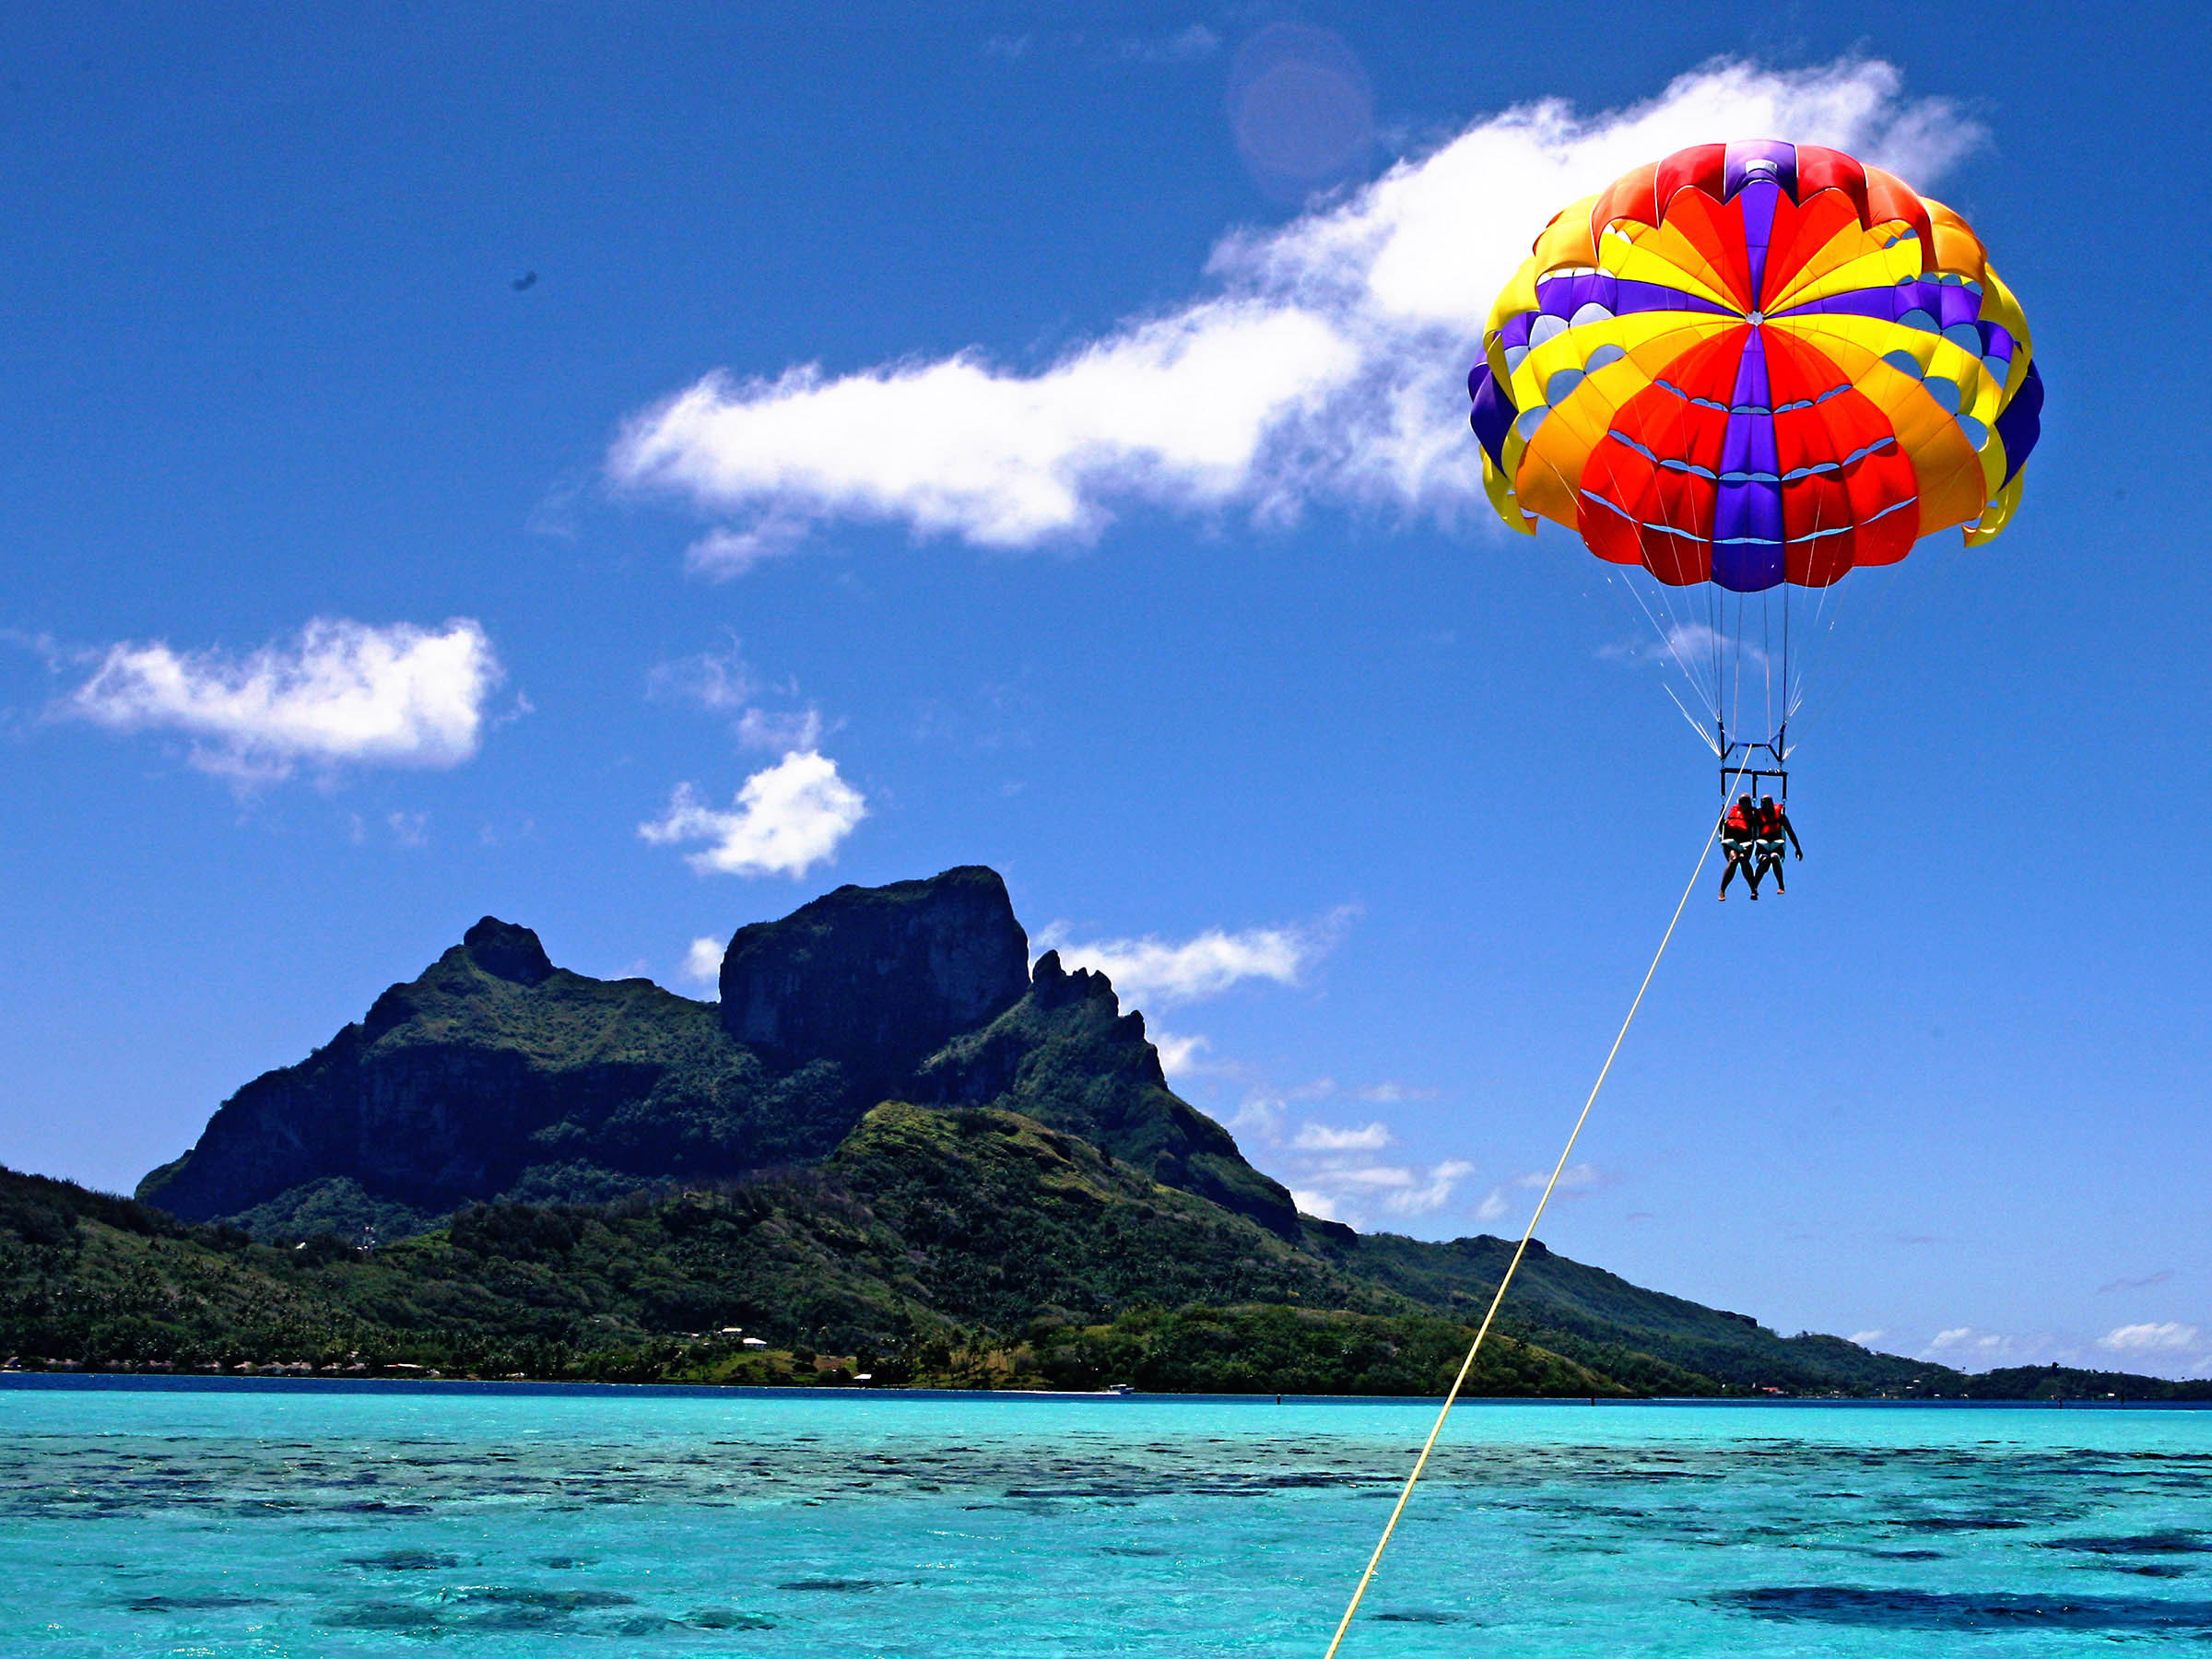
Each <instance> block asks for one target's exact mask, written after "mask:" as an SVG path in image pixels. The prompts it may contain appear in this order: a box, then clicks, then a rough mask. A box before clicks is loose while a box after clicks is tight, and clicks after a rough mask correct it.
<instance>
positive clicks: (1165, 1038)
mask: <svg viewBox="0 0 2212 1659" xmlns="http://www.w3.org/2000/svg"><path fill="white" fill-rule="evenodd" d="M1151 1038H1152V1046H1153V1047H1154V1048H1156V1049H1158V1050H1159V1069H1160V1070H1161V1071H1163V1072H1165V1073H1167V1074H1168V1076H1169V1077H1186V1076H1188V1075H1190V1074H1191V1073H1194V1072H1198V1071H1203V1070H1204V1069H1205V1068H1206V1063H1205V1062H1204V1061H1203V1060H1202V1059H1200V1058H1199V1056H1200V1055H1202V1054H1204V1053H1206V1051H1207V1050H1208V1049H1210V1048H1212V1047H1213V1046H1214V1045H1213V1043H1212V1042H1211V1041H1208V1040H1207V1039H1206V1038H1204V1037H1197V1036H1192V1037H1183V1036H1179V1035H1177V1034H1176V1033H1175V1032H1173V1031H1154V1032H1152V1033H1151Z"/></svg>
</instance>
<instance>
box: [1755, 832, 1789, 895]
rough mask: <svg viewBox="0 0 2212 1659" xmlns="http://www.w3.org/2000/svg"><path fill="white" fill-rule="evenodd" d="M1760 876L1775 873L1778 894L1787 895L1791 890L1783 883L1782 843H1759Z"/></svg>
mask: <svg viewBox="0 0 2212 1659" xmlns="http://www.w3.org/2000/svg"><path fill="white" fill-rule="evenodd" d="M1770 871H1771V872H1772V873H1773V877H1774V890H1775V891H1776V892H1778V893H1786V892H1788V891H1789V890H1790V889H1789V888H1786V887H1784V886H1783V882H1782V843H1781V842H1780V841H1761V842H1759V874H1761V875H1762V876H1763V875H1765V874H1767V873H1768V872H1770Z"/></svg>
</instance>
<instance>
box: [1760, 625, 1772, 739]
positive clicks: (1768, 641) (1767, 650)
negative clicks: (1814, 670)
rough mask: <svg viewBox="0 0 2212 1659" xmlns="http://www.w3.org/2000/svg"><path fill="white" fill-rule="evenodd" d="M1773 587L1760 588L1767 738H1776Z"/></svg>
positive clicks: (1761, 662) (1761, 658)
mask: <svg viewBox="0 0 2212 1659" xmlns="http://www.w3.org/2000/svg"><path fill="white" fill-rule="evenodd" d="M1773 591H1774V590H1773V589H1772V588H1765V589H1762V590H1760V593H1759V678H1760V681H1761V683H1762V686H1763V688H1764V691H1765V696H1766V703H1767V740H1768V741H1769V742H1770V743H1771V742H1772V741H1773V739H1774V647H1773V612H1772V610H1771V607H1770V606H1769V604H1768V596H1769V595H1770V594H1772V593H1773Z"/></svg>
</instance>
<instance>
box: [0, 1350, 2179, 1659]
mask: <svg viewBox="0 0 2212 1659" xmlns="http://www.w3.org/2000/svg"><path fill="white" fill-rule="evenodd" d="M1433 1411H1434V1406H1433V1405H1432V1404H1430V1405H1423V1404H1420V1403H1418V1402H1408V1403H1400V1402H1300V1401H1292V1402H1288V1403H1286V1404H1283V1405H1280V1406H1277V1405H1276V1404H1274V1403H1273V1402H1272V1401H1271V1400H1268V1399H1265V1398H1263V1399H1258V1400H1234V1401H1230V1400H1165V1399H1152V1398H1143V1397H1134V1398H1122V1399H1070V1398H1049V1397H1046V1398H1019V1397H1011V1398H1010V1397H1006V1396H959V1397H945V1396H911V1395H900V1394H815V1395H776V1394H752V1393H747V1392H738V1391H724V1392H720V1393H711V1394H689V1393H683V1394H679V1393H672V1392H665V1391H657V1390H643V1389H619V1390H617V1389H608V1390H596V1389H594V1390H575V1391H561V1392H535V1391H525V1390H523V1389H520V1388H514V1389H502V1388H498V1387H492V1388H485V1389H477V1390H473V1391H472V1390H467V1389H465V1388H458V1387H444V1388H440V1387H435V1386H431V1387H420V1388H418V1387H400V1386H376V1385H369V1386H357V1387H353V1388H350V1389H349V1388H347V1387H346V1386H344V1385H322V1384H315V1383H306V1384H301V1383H275V1382H273V1383H269V1384H265V1385H259V1386H232V1387H188V1386H182V1385H171V1386H165V1387H160V1388H148V1387H120V1386H118V1387H100V1386H94V1385H88V1384H87V1383H85V1382H78V1383H77V1384H76V1385H74V1386H60V1387H57V1386H50V1385H38V1384H31V1383H28V1382H11V1385H6V1386H0V1653H4V1654H6V1655H11V1656H12V1655H16V1654H27V1655H28V1654H42V1655H55V1656H60V1655H79V1654H85V1655H89V1654H99V1655H103V1656H105V1655H118V1654H149V1655H150V1654H165V1655H166V1654H175V1655H186V1654H189V1655H197V1656H217V1655H219V1656H222V1659H229V1656H231V1655H241V1656H242V1655H257V1656H258V1655H267V1656H277V1655H316V1656H318V1659H322V1656H328V1659H352V1656H354V1655H364V1656H365V1655H371V1654H379V1655H381V1654H420V1653H425V1652H426V1651H431V1650H435V1651H437V1652H441V1653H453V1654H457V1655H472V1656H474V1655H482V1656H484V1659H493V1656H505V1655H533V1656H535V1655H561V1654H569V1653H590V1654H607V1655H629V1654H636V1655H641V1656H657V1655H662V1654H668V1655H694V1654H696V1655H707V1654H722V1653H732V1654H735V1653H743V1654H763V1655H796V1654H808V1655H851V1656H855V1659H863V1656H866V1655H885V1656H887V1659H889V1656H897V1659H908V1656H912V1659H964V1656H967V1655H980V1654H989V1655H993V1656H994V1659H1029V1656H1030V1655H1036V1656H1039V1659H1042V1656H1044V1655H1052V1656H1054V1659H1060V1656H1064V1655H1092V1654H1138V1653H1142V1654H1159V1655H1186V1654H1284V1655H1313V1656H1314V1659H1318V1655H1319V1654H1320V1653H1321V1651H1322V1649H1323V1648H1324V1646H1325V1644H1326V1641H1327V1637H1328V1633H1329V1631H1330V1630H1331V1628H1332V1627H1333V1625H1334V1623H1335V1617H1336V1614H1337V1613H1338V1612H1339V1610H1340V1609H1341V1606H1342V1603H1343V1598H1344V1596H1345V1595H1346V1594H1347V1592H1348V1591H1349V1589H1350V1587H1351V1584H1352V1583H1353V1581H1354V1580H1355V1578H1356V1577H1357V1575H1358V1571H1359V1566H1360V1564H1361V1562H1362V1561H1363V1560H1364V1559H1365V1554H1366V1551H1367V1550H1368V1549H1369V1547H1371V1545H1372V1543H1373V1540H1374V1536H1375V1534H1376V1532H1377V1530H1378V1528H1379V1527H1380V1525H1381V1524H1382V1518H1383V1516H1384V1514H1385V1512H1387V1509H1388V1506H1389V1503H1390V1500H1391V1498H1392V1496H1393V1494H1394V1489H1395V1486H1396V1483H1397V1482H1398V1480H1399V1479H1401V1478H1402V1477H1403V1475H1404V1472H1405V1469H1406V1466H1407V1464H1408V1462H1409V1460H1410V1457H1411V1454H1412V1453H1413V1450H1414V1449H1415V1447H1417V1446H1418V1443H1419V1441H1420V1438H1421V1436H1422V1434H1423V1433H1424V1432H1425V1431H1426V1430H1427V1426H1428V1423H1429V1420H1430V1416H1431V1415H1432V1413H1433ZM2208 1481H2212V1412H2190V1411H2151V1410H2144V1411H2136V1410H2128V1411H2119V1410H2074V1409H2069V1410H2065V1411H2058V1410H2052V1409H2048V1408H2042V1409H2003V1408H1959V1409H1948V1408H1940V1407H1938V1408H1927V1407H1866V1406H1665V1405H1657V1406H1650V1405H1642V1406H1640V1405H1612V1404H1607V1405H1603V1406H1594V1407H1593V1406H1586V1405H1573V1406H1570V1405H1551V1404H1545V1405H1488V1404H1477V1405H1472V1406H1465V1407H1463V1408H1462V1410H1461V1411H1460V1412H1459V1413H1457V1414H1455V1415H1454V1417H1453V1423H1452V1426H1451V1428H1450V1429H1449V1430H1447V1441H1446V1443H1445V1445H1444V1447H1443V1449H1442V1450H1441V1451H1440V1453H1439V1455H1438V1457H1437V1460H1436V1462H1435V1463H1434V1464H1433V1465H1432V1472H1431V1474H1430V1477H1428V1478H1427V1479H1425V1480H1424V1481H1423V1483H1422V1486H1421V1488H1420V1490H1419V1491H1418V1494H1417V1495H1416V1497H1415V1500H1414V1503H1413V1507H1412V1509H1411V1510H1410V1511H1409V1512H1408V1513H1407V1518H1406V1524H1404V1525H1403V1526H1402V1527H1401V1528H1400V1531H1399V1534H1398V1540H1397V1542H1396V1544H1395V1545H1394V1547H1393V1549H1392V1552H1391V1555H1390V1557H1389V1559H1388V1560H1387V1562H1386V1564H1385V1566H1384V1568H1383V1571H1382V1575H1381V1577H1380V1578H1379V1580H1378V1581H1377V1583H1376V1586H1375V1589H1374V1590H1373V1591H1372V1592H1371V1594H1370V1596H1369V1598H1368V1602H1367V1606H1366V1610H1365V1612H1364V1614H1363V1616H1362V1618H1361V1619H1360V1621H1359V1624H1358V1625H1357V1626H1356V1627H1355V1629H1354V1630H1353V1632H1352V1635H1351V1637H1350V1638H1349V1639H1348V1640H1347V1643H1346V1647H1345V1654H1346V1659H1386V1656H1387V1659H1415V1656H1417V1655H1418V1656H1423V1659H1427V1656H1430V1655H1476V1654H1481V1655H1493V1654H1500V1655H1502V1654H1512V1655H1515V1656H1522V1659H1546V1656H1551V1655H1567V1654H1575V1655H1598V1654H1604V1655H1617V1654H1653V1655H1658V1654H1681V1655H1690V1654H1696V1655H1729V1656H1730V1659H1766V1656H1779V1655H1785V1654H1787V1655H1812V1654H1819V1655H1843V1656H1848V1655H1854V1654H1861V1653H1865V1654H1874V1653H1879V1654H1882V1655H1885V1656H1887V1659H1910V1656H1914V1655H1923V1654H1926V1655H1935V1654H1943V1655H1956V1654H1961V1653H1966V1654H1974V1655H1988V1656H1990V1659H1998V1656H2001V1655H2014V1654H2075V1653H2088V1652H2090V1651H2092V1650H2094V1651H2098V1652H2103V1651H2105V1650H2107V1649H2109V1648H2111V1647H2112V1645H2114V1644H2115V1643H2120V1644H2125V1645H2128V1646H2143V1645H2149V1646H2153V1647H2158V1646H2186V1647H2189V1648H2190V1649H2192V1650H2193V1651H2203V1650H2202V1648H2201V1645H2200V1644H2202V1643H2203V1642H2205V1641H2206V1640H2207V1639H2212V1485H2208V1484H2207V1483H2208Z"/></svg>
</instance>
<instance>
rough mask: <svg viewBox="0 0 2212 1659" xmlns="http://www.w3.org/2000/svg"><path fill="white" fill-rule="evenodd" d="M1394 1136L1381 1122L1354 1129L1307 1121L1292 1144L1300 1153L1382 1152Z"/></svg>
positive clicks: (1301, 1126) (1294, 1137)
mask: <svg viewBox="0 0 2212 1659" xmlns="http://www.w3.org/2000/svg"><path fill="white" fill-rule="evenodd" d="M1391 1139H1392V1136H1391V1133H1390V1130H1389V1128H1388V1126H1387V1125H1385V1124H1361V1125H1360V1126H1359V1128H1356V1129H1352V1128H1343V1127H1339V1126H1338V1125H1336V1124H1316V1123H1312V1122H1307V1123H1304V1124H1300V1125H1299V1130H1298V1133H1297V1134H1296V1135H1293V1136H1292V1137H1291V1139H1290V1145H1291V1146H1292V1147H1294V1148H1295V1149H1296V1150H1298V1151H1300V1152H1380V1151H1381V1150H1382V1148H1383V1147H1387V1146H1389V1145H1390V1143H1391Z"/></svg>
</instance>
